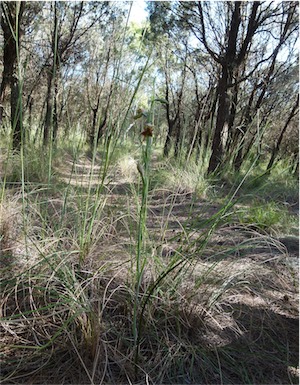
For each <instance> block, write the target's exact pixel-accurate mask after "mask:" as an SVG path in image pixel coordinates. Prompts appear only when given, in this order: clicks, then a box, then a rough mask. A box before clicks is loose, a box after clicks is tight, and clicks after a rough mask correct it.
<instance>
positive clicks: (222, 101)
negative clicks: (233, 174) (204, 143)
mask: <svg viewBox="0 0 300 385" xmlns="http://www.w3.org/2000/svg"><path fill="white" fill-rule="evenodd" d="M227 81H228V72H227V67H226V66H223V68H222V76H221V78H220V81H219V86H218V111H217V122H216V127H215V132H214V136H213V142H212V153H211V157H210V160H209V166H208V172H209V173H211V172H214V171H215V170H216V169H217V167H218V166H219V165H220V164H221V162H222V155H223V147H222V133H223V130H224V127H225V125H226V124H228V116H229V100H228V93H227V89H228V87H227Z"/></svg>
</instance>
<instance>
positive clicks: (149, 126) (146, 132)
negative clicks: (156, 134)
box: [141, 124, 153, 139]
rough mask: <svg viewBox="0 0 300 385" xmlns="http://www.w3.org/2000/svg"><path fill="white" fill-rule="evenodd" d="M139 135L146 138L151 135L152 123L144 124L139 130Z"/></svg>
mask: <svg viewBox="0 0 300 385" xmlns="http://www.w3.org/2000/svg"><path fill="white" fill-rule="evenodd" d="M141 135H143V136H144V139H145V138H147V136H150V137H151V136H153V125H152V124H146V125H145V127H144V131H143V132H141Z"/></svg>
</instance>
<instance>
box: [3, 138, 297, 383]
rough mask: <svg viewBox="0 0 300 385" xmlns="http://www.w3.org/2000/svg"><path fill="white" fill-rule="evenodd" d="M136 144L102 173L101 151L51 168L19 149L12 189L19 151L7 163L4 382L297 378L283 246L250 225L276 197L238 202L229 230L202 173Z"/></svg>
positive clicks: (228, 213) (292, 298) (224, 210)
mask: <svg viewBox="0 0 300 385" xmlns="http://www.w3.org/2000/svg"><path fill="white" fill-rule="evenodd" d="M143 146H144V147H142V149H141V148H138V149H137V150H135V151H133V152H130V153H128V152H127V150H123V151H121V149H120V150H119V154H118V156H116V155H114V156H115V158H113V161H112V162H111V163H110V165H109V167H108V168H107V169H106V168H105V167H102V166H103V164H104V163H103V162H105V159H106V158H105V151H107V148H106V149H105V148H104V149H103V151H99V153H98V152H97V153H95V154H94V155H93V156H92V158H91V157H86V156H85V154H84V151H83V150H80V151H78V152H77V151H76V150H75V149H74V151H70V149H69V150H68V151H67V154H68V156H65V157H64V161H63V162H62V161H61V154H62V152H63V151H62V150H57V152H55V153H53V156H52V159H51V162H52V163H51V165H52V166H51V168H49V163H47V161H46V160H45V167H40V162H39V159H40V153H39V152H35V153H34V152H30V151H28V153H27V155H26V156H28V158H24V159H23V163H22V164H23V166H22V167H23V170H24V171H23V172H22V173H21V175H23V176H22V177H21V186H19V185H18V184H17V185H13V186H14V187H13V188H11V185H10V184H9V183H8V181H9V180H10V179H9V175H12V176H14V175H18V172H19V168H20V164H18V161H17V159H18V158H15V159H16V161H15V162H11V163H10V164H9V168H8V167H7V168H6V170H7V177H5V178H3V179H2V186H1V187H2V190H1V191H2V199H1V228H0V231H1V234H0V237H1V238H0V246H1V255H0V259H1V280H0V284H1V321H2V324H1V328H2V337H1V350H2V364H1V369H2V374H1V375H2V381H3V383H16V382H17V383H28V382H30V383H39V384H40V383H47V384H51V383H53V384H54V383H90V384H96V383H97V384H99V383H129V384H130V383H145V382H146V383H174V384H175V383H232V384H233V383H253V382H256V383H266V382H269V383H280V381H281V379H282V378H284V379H285V380H288V381H289V382H290V383H293V382H294V381H295V380H294V372H293V370H294V368H295V367H296V366H297V354H296V350H297V349H296V347H295V344H296V342H295V341H298V339H295V338H294V337H293V339H292V340H291V339H290V338H289V336H288V335H286V333H285V330H286V327H287V326H288V327H289V328H290V330H291V331H293V332H294V333H296V332H297V323H296V319H297V301H296V293H297V287H296V281H295V280H294V282H295V285H294V286H291V283H290V282H291V271H290V270H289V269H284V268H283V266H285V265H284V264H285V258H286V257H285V256H284V254H283V253H282V251H280V250H281V249H280V243H279V242H278V241H276V240H274V239H273V238H272V237H269V236H268V235H261V234H260V233H259V232H257V229H256V228H255V229H253V228H250V227H249V224H252V223H256V224H258V225H259V226H260V227H261V228H262V229H263V230H266V229H269V228H272V227H273V226H274V225H276V224H277V222H278V220H279V218H278V216H280V214H278V210H277V206H275V204H272V203H270V204H269V205H268V206H266V205H265V204H262V205H261V211H259V206H258V205H257V204H255V205H253V208H249V209H247V210H246V211H244V212H243V211H242V214H240V215H241V216H240V225H239V226H240V227H239V231H238V233H236V230H234V229H236V223H233V222H232V218H233V216H232V215H234V214H233V211H232V208H233V207H234V206H232V205H231V204H230V205H229V204H228V202H226V203H225V204H223V205H220V204H219V203H218V204H216V202H214V196H215V195H212V198H211V196H210V194H209V191H210V189H213V187H212V186H211V185H210V184H209V182H208V181H207V180H206V179H205V178H204V176H203V174H202V171H201V169H197V168H192V167H191V168H187V167H185V168H182V169H177V168H176V167H174V166H170V165H169V164H163V163H162V161H161V160H159V161H158V160H157V159H156V152H155V150H154V152H153V153H152V156H151V157H150V153H149V152H147V147H146V144H144V145H143ZM141 151H146V152H144V153H141ZM103 155H104V156H103ZM29 157H30V159H29ZM46 159H47V158H46ZM150 160H151V161H150ZM138 165H139V166H138ZM22 167H21V169H22ZM49 170H50V171H51V172H50V174H49ZM103 172H105V174H103ZM49 175H50V180H51V183H49ZM25 176H26V177H25ZM11 178H12V177H11ZM22 178H23V179H22ZM119 178H120V180H119ZM11 180H13V179H11ZM118 182H120V183H119V184H118ZM164 182H165V184H164ZM5 183H7V184H5ZM22 185H23V188H22ZM8 187H9V188H8ZM25 187H26V188H25ZM203 202H204V203H205V205H206V206H203ZM266 213H268V215H267V216H265V214H266ZM270 213H273V214H274V215H273V214H270ZM279 213H281V211H280V212H279ZM272 215H273V216H272ZM286 215H288V214H286ZM287 218H288V217H287ZM195 219H197V220H196V221H195ZM241 224H242V225H241ZM231 226H233V230H231ZM224 234H225V235H224ZM226 234H229V235H226ZM236 236H237V237H241V238H238V239H235V237H236ZM220 239H221V240H220ZM257 247H260V248H263V250H265V251H262V252H260V254H257V252H256V251H255V250H256V248H257ZM270 255H271V256H270ZM270 277H272V278H270ZM274 301H276V306H275V307H274V306H273V305H272V304H274ZM276 309H280V311H279V312H278V311H277V310H276ZM293 312H294V313H293ZM249 313H250V314H252V315H251V320H249V318H247V314H249ZM270 346H272V349H275V350H274V351H276V352H277V353H276V354H275V355H272V357H270V353H269V352H270ZM273 356H274V357H273ZM262 363H268V365H269V366H267V364H262ZM258 368H260V369H259V370H258ZM264 368H268V371H267V372H265V370H264ZM282 373H284V375H283V374H282Z"/></svg>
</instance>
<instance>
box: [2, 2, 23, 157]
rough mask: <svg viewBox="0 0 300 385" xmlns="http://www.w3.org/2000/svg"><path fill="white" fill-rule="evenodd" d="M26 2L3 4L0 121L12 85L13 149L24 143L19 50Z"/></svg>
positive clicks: (11, 118)
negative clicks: (7, 92) (21, 22)
mask: <svg viewBox="0 0 300 385" xmlns="http://www.w3.org/2000/svg"><path fill="white" fill-rule="evenodd" d="M24 7H25V1H24V2H15V1H11V2H8V1H6V2H3V3H2V4H1V11H2V18H1V28H2V30H3V37H4V50H3V76H2V82H1V86H0V105H1V107H0V123H1V121H2V118H3V102H4V97H5V93H6V89H7V88H8V86H9V87H10V110H11V115H10V121H11V129H12V137H13V141H12V145H13V150H19V149H20V147H21V143H22V135H23V132H22V131H23V125H22V88H21V86H20V79H19V78H18V52H19V48H20V37H21V28H20V21H21V18H22V14H23V10H24Z"/></svg>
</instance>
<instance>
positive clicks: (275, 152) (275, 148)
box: [266, 95, 299, 171]
mask: <svg viewBox="0 0 300 385" xmlns="http://www.w3.org/2000/svg"><path fill="white" fill-rule="evenodd" d="M298 106H299V95H298V97H297V100H296V103H295V104H294V106H293V108H292V111H291V113H290V114H289V116H288V118H287V121H286V122H285V125H284V126H283V129H282V130H281V133H280V135H279V138H278V140H277V143H276V146H274V148H273V151H272V155H271V159H270V161H269V164H268V166H267V169H266V171H270V169H271V168H272V166H273V164H274V162H275V159H276V156H277V154H278V152H279V150H280V145H281V142H282V139H283V135H284V133H285V132H286V130H287V128H288V126H289V124H290V122H291V120H292V119H293V117H294V116H295V115H296V113H297V109H298Z"/></svg>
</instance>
